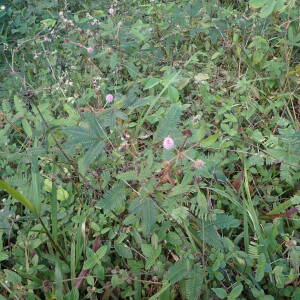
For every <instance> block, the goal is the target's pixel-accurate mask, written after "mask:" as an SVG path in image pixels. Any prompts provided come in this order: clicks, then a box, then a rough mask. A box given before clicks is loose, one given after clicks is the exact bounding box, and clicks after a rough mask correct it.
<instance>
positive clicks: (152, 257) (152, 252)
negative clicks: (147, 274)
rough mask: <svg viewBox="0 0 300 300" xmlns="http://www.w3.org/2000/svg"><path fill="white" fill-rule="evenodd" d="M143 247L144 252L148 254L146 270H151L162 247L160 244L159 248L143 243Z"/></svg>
mask: <svg viewBox="0 0 300 300" xmlns="http://www.w3.org/2000/svg"><path fill="white" fill-rule="evenodd" d="M141 249H142V252H143V254H144V255H145V256H146V258H147V260H146V266H145V268H146V270H149V269H150V268H151V267H152V266H153V265H154V264H155V262H156V260H157V258H158V257H159V255H160V253H161V247H160V246H159V247H158V248H157V249H155V248H154V247H152V245H148V244H142V245H141Z"/></svg>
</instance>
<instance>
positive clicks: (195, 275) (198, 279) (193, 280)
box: [185, 264, 204, 300]
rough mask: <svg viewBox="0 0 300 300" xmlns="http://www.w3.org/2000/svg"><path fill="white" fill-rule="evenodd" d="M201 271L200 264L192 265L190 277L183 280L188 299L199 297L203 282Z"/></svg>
mask: <svg viewBox="0 0 300 300" xmlns="http://www.w3.org/2000/svg"><path fill="white" fill-rule="evenodd" d="M203 279H204V276H203V271H202V269H201V266H200V265H198V264H197V265H194V267H193V270H192V272H191V277H190V278H189V279H187V280H186V282H185V290H186V296H187V299H188V300H195V299H199V295H200V293H201V289H202V283H203Z"/></svg>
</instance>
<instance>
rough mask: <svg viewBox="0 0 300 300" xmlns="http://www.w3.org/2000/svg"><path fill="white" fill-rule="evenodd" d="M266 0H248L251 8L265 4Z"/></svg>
mask: <svg viewBox="0 0 300 300" xmlns="http://www.w3.org/2000/svg"><path fill="white" fill-rule="evenodd" d="M267 1H268V0H250V1H249V5H250V6H251V7H252V8H261V7H263V6H264V5H265V3H266V2H267Z"/></svg>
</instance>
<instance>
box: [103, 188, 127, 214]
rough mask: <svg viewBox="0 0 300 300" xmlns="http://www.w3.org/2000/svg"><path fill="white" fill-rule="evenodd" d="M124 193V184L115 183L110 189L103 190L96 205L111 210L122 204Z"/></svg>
mask: <svg viewBox="0 0 300 300" xmlns="http://www.w3.org/2000/svg"><path fill="white" fill-rule="evenodd" d="M126 195H127V193H126V189H125V186H124V184H122V183H115V184H114V185H113V187H112V188H111V189H110V190H108V191H106V192H105V194H104V195H103V197H102V198H101V199H100V201H99V202H98V205H99V206H100V207H103V208H104V209H107V210H113V209H115V208H117V207H119V206H120V205H122V204H123V202H124V199H125V198H126Z"/></svg>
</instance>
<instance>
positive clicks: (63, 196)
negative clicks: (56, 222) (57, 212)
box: [44, 178, 69, 201]
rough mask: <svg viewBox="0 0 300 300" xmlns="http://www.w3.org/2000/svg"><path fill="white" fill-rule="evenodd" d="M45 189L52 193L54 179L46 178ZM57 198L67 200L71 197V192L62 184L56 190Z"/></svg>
mask: <svg viewBox="0 0 300 300" xmlns="http://www.w3.org/2000/svg"><path fill="white" fill-rule="evenodd" d="M44 190H45V191H46V192H48V193H51V191H52V181H51V180H50V179H48V178H46V179H45V180H44ZM56 198H57V200H60V201H63V200H67V199H68V198H69V193H68V192H67V191H66V190H65V189H63V188H62V187H61V186H58V187H57V192H56Z"/></svg>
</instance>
